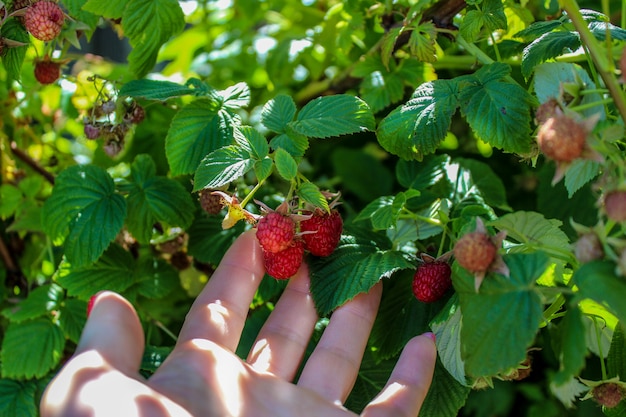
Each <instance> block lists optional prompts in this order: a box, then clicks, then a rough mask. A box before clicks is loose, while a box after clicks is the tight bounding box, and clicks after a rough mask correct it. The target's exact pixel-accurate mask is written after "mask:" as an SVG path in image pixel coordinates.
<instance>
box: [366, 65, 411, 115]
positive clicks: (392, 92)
mask: <svg viewBox="0 0 626 417" xmlns="http://www.w3.org/2000/svg"><path fill="white" fill-rule="evenodd" d="M359 94H360V95H361V98H362V99H363V100H365V102H366V103H367V104H368V105H369V106H370V108H371V109H372V112H374V113H378V112H379V111H381V110H383V109H385V108H386V107H387V106H389V105H390V104H392V103H397V102H398V101H400V100H402V97H403V95H404V82H403V80H402V78H400V77H399V76H398V75H396V74H389V73H387V72H382V71H374V72H371V73H369V74H367V75H365V77H364V78H363V81H361V86H360V89H359Z"/></svg>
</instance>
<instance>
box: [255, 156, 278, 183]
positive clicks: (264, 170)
mask: <svg viewBox="0 0 626 417" xmlns="http://www.w3.org/2000/svg"><path fill="white" fill-rule="evenodd" d="M273 170H274V160H273V159H272V158H270V157H265V158H263V159H262V160H260V161H256V162H255V163H254V174H255V175H256V178H257V181H259V182H260V181H263V180H266V179H267V178H269V176H270V175H272V171H273Z"/></svg>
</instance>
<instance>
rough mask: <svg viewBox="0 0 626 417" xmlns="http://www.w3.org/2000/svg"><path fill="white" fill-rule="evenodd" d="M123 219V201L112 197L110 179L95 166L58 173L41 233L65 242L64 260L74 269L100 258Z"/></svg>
mask: <svg viewBox="0 0 626 417" xmlns="http://www.w3.org/2000/svg"><path fill="white" fill-rule="evenodd" d="M125 216H126V201H125V200H124V198H123V197H122V196H121V195H119V194H116V193H115V186H114V184H113V179H112V178H111V177H110V176H109V174H108V173H107V172H106V171H105V170H104V169H102V168H100V167H96V166H94V165H74V166H71V167H69V168H67V169H65V170H64V171H63V172H61V173H60V174H59V176H58V177H57V178H56V182H55V186H54V188H53V190H52V195H51V196H50V198H48V200H46V202H45V203H44V206H43V211H42V219H43V226H44V230H45V231H46V233H47V234H48V235H49V236H50V237H51V238H52V239H53V240H54V241H55V242H63V241H64V242H65V256H66V257H67V260H68V262H70V263H71V264H72V265H74V266H75V267H79V266H83V265H86V264H89V263H92V262H94V261H95V260H96V259H98V258H99V257H100V255H102V253H103V252H104V250H105V249H106V248H107V247H108V246H109V243H111V241H112V240H113V239H115V237H116V236H117V234H118V232H119V231H120V230H121V229H122V226H123V225H124V217H125Z"/></svg>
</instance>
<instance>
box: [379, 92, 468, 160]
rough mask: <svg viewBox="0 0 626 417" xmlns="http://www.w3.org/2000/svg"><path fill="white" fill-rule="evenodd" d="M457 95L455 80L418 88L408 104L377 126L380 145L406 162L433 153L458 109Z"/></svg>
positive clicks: (393, 112) (394, 111) (397, 109)
mask: <svg viewBox="0 0 626 417" xmlns="http://www.w3.org/2000/svg"><path fill="white" fill-rule="evenodd" d="M458 94H459V91H458V84H457V83H456V81H455V80H436V81H432V82H428V83H424V84H422V85H420V86H419V87H418V88H417V90H415V92H414V93H413V96H412V97H411V99H410V100H409V101H407V102H406V103H405V104H403V105H402V106H400V107H398V108H396V109H395V110H393V111H392V112H391V113H389V115H387V117H385V118H384V119H383V120H382V121H381V122H380V124H379V126H378V131H377V134H378V141H379V142H380V145H381V146H382V147H383V148H385V149H386V150H387V151H389V152H391V153H392V154H394V155H398V156H399V157H401V158H403V159H407V160H408V159H421V158H422V157H423V155H426V154H429V153H434V152H435V151H436V150H437V148H438V146H439V144H440V143H441V141H442V140H443V139H444V138H445V137H446V135H447V133H448V129H449V128H450V124H451V122H452V116H453V115H454V113H455V112H456V109H457V107H458V98H457V97H458Z"/></svg>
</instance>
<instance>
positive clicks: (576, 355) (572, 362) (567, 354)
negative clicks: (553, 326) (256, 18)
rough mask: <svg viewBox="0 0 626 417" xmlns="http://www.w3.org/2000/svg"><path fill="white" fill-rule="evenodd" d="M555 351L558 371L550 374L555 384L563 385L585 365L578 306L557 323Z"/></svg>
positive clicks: (584, 349) (583, 336)
mask: <svg viewBox="0 0 626 417" xmlns="http://www.w3.org/2000/svg"><path fill="white" fill-rule="evenodd" d="M558 330H559V331H558V333H559V334H558V336H557V337H558V339H557V347H556V349H555V350H556V353H557V355H558V359H559V364H560V367H559V371H558V372H557V373H555V374H554V375H553V376H552V382H553V383H554V384H556V385H564V384H565V383H567V381H569V380H570V379H571V378H572V377H575V376H577V375H578V374H579V372H580V370H581V369H582V368H583V366H584V365H585V356H586V355H587V345H586V343H585V333H586V329H585V324H584V323H583V320H582V313H581V311H580V309H579V308H577V307H572V308H569V309H568V310H567V314H566V315H565V317H564V318H563V320H562V321H561V322H560V323H559V328H558Z"/></svg>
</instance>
